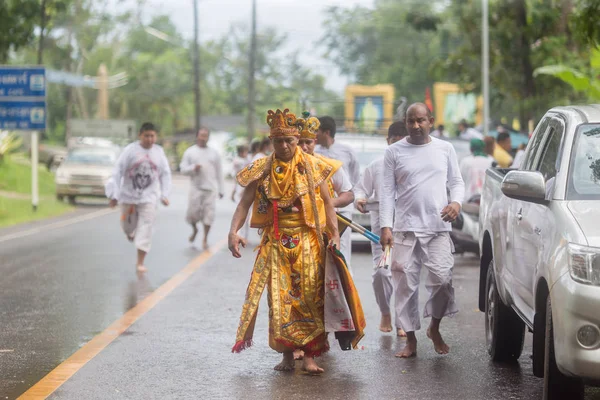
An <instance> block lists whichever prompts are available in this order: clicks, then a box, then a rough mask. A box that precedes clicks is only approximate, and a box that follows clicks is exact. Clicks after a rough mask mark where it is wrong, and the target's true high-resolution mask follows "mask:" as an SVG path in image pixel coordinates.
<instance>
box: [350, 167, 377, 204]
mask: <svg viewBox="0 0 600 400" xmlns="http://www.w3.org/2000/svg"><path fill="white" fill-rule="evenodd" d="M382 177H383V157H382V158H378V159H377V160H374V161H372V162H371V163H370V164H369V165H368V166H367V168H365V171H364V174H363V177H362V179H361V180H360V182H358V184H357V185H356V186H355V187H354V197H355V200H354V204H355V205H356V202H357V201H358V200H361V199H363V200H367V204H368V206H367V208H370V207H373V208H377V209H378V208H379V190H380V188H381V179H382Z"/></svg>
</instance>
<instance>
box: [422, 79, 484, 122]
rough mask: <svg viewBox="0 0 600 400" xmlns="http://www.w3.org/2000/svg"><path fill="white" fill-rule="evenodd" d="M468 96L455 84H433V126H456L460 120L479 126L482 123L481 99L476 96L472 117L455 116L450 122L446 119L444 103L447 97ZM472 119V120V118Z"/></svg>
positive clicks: (445, 105) (467, 93)
mask: <svg viewBox="0 0 600 400" xmlns="http://www.w3.org/2000/svg"><path fill="white" fill-rule="evenodd" d="M460 94H464V95H469V94H470V93H469V92H465V91H464V90H461V88H460V86H459V85H457V84H456V83H448V82H438V83H434V84H433V100H434V115H435V124H436V125H438V124H456V123H458V122H459V121H460V120H461V119H463V118H464V119H466V120H467V121H469V122H475V124H476V125H479V124H481V123H482V121H483V97H481V96H477V98H476V100H475V110H474V115H471V116H470V117H469V116H467V115H456V116H455V117H454V118H453V119H452V120H447V118H446V115H445V114H446V107H447V104H446V102H447V101H448V98H449V95H460ZM473 117H474V118H473Z"/></svg>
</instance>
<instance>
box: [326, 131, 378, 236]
mask: <svg viewBox="0 0 600 400" xmlns="http://www.w3.org/2000/svg"><path fill="white" fill-rule="evenodd" d="M335 141H336V142H338V143H342V144H345V145H347V146H350V147H351V148H352V149H353V150H354V152H355V154H356V158H357V160H358V164H359V166H360V177H361V179H362V176H363V173H364V171H365V168H367V166H368V165H369V164H370V163H371V162H372V161H374V160H376V159H378V158H381V157H383V155H384V153H385V149H386V147H387V143H386V140H385V136H380V135H364V134H342V133H339V134H337V135H336V136H335ZM352 221H353V222H356V223H357V224H359V225H362V226H364V227H365V228H366V229H368V230H371V217H370V215H369V214H363V213H361V212H360V211H358V210H357V209H356V208H354V209H353V210H352ZM373 233H375V234H376V235H378V236H379V232H373ZM368 243H370V240H369V239H367V238H366V237H364V236H363V235H361V234H360V233H358V232H354V231H353V232H352V245H353V246H355V245H364V244H368Z"/></svg>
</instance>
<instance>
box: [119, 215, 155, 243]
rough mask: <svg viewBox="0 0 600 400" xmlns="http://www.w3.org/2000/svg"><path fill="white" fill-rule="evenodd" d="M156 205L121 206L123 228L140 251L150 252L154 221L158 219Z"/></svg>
mask: <svg viewBox="0 0 600 400" xmlns="http://www.w3.org/2000/svg"><path fill="white" fill-rule="evenodd" d="M156 208H157V207H156V204H152V203H143V204H121V228H123V232H125V235H127V237H130V238H133V242H134V243H135V247H136V248H137V249H139V250H142V251H145V252H146V253H147V252H149V251H150V247H151V245H152V234H153V230H154V220H155V219H156Z"/></svg>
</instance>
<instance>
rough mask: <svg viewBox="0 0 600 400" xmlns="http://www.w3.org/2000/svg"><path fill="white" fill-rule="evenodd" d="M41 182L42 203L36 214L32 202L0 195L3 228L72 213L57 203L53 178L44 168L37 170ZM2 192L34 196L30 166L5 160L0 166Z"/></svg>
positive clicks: (8, 159)
mask: <svg viewBox="0 0 600 400" xmlns="http://www.w3.org/2000/svg"><path fill="white" fill-rule="evenodd" d="M38 182H39V193H40V202H39V205H38V209H37V211H35V212H34V211H33V208H32V206H31V200H30V199H23V198H19V197H22V196H12V197H10V196H0V227H6V226H10V225H16V224H20V223H23V222H30V221H37V220H40V219H44V218H49V217H55V216H58V215H61V214H64V213H66V212H68V211H71V210H73V207H71V206H69V205H67V204H65V203H63V202H60V201H58V200H56V198H55V194H56V186H55V185H54V175H53V174H52V173H50V172H48V171H47V170H46V168H44V167H43V166H40V167H39V168H38ZM0 191H5V192H9V194H10V193H13V194H20V195H31V165H30V164H29V165H27V163H23V162H15V160H11V159H10V157H7V158H5V159H4V162H3V163H0ZM13 197H14V198H13Z"/></svg>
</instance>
